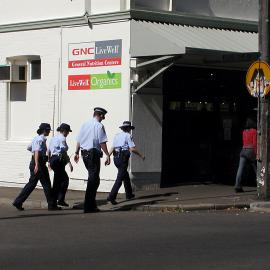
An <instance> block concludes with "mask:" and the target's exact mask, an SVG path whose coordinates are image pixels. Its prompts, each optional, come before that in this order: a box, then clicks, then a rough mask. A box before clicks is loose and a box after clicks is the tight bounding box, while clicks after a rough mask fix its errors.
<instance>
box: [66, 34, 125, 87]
mask: <svg viewBox="0 0 270 270" xmlns="http://www.w3.org/2000/svg"><path fill="white" fill-rule="evenodd" d="M121 64H122V40H121V39H115V40H104V41H94V42H82V43H70V44H69V45H68V69H69V70H70V73H72V74H70V75H68V90H98V89H117V88H121V82H122V74H121V73H120V72H118V71H119V68H116V67H117V66H121ZM110 67H111V68H110ZM114 67H115V68H116V69H117V72H116V70H115V68H114ZM111 69H114V70H115V71H112V70H111ZM88 72H89V73H88Z"/></svg>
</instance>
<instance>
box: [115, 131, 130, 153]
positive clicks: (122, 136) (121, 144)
mask: <svg viewBox="0 0 270 270" xmlns="http://www.w3.org/2000/svg"><path fill="white" fill-rule="evenodd" d="M132 147H135V143H134V142H133V139H132V137H131V135H130V133H128V132H124V131H122V132H120V133H118V134H116V135H115V136H114V140H113V148H114V149H117V148H121V150H129V149H130V148H132Z"/></svg>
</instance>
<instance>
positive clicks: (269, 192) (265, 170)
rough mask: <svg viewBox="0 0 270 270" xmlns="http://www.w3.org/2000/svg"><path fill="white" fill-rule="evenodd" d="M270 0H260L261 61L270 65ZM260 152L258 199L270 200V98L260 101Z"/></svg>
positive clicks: (263, 98) (260, 99)
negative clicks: (269, 151) (269, 152)
mask: <svg viewBox="0 0 270 270" xmlns="http://www.w3.org/2000/svg"><path fill="white" fill-rule="evenodd" d="M269 8H270V4H269V0H259V51H260V54H261V58H260V59H261V60H263V61H266V62H267V63H270V61H269V60H270V59H269V50H270V48H269V45H270V43H269V30H270V28H269V15H270V12H269ZM258 102H259V104H258V105H259V108H260V110H259V111H258V122H259V125H258V151H259V157H260V160H259V162H258V170H257V187H258V197H259V198H260V199H269V198H270V163H269V161H270V160H269V154H268V150H269V146H270V136H269V134H270V133H269V128H270V122H269V105H270V102H269V96H266V97H262V98H259V99H258Z"/></svg>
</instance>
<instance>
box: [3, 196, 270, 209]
mask: <svg viewBox="0 0 270 270" xmlns="http://www.w3.org/2000/svg"><path fill="white" fill-rule="evenodd" d="M68 202H69V204H70V206H71V209H80V206H79V205H78V200H69V201H68ZM12 203H13V200H11V199H9V198H0V206H12ZM23 206H24V207H26V208H41V209H46V208H47V207H48V205H47V202H46V201H34V200H29V199H28V200H27V201H25V202H24V204H23ZM244 208H246V209H249V208H250V210H252V211H263V212H270V202H254V203H251V204H250V203H236V204H214V203H198V204H185V205H181V204H174V205H172V204H171V205H169V204H168V205H166V204H159V205H155V204H145V205H123V206H121V207H120V208H118V207H116V208H114V209H111V210H112V211H121V210H122V211H127V210H133V211H143V212H187V211H211V210H226V209H244Z"/></svg>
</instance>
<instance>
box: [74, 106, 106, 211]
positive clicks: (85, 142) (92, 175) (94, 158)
mask: <svg viewBox="0 0 270 270" xmlns="http://www.w3.org/2000/svg"><path fill="white" fill-rule="evenodd" d="M106 113H107V111H106V110H105V109H103V108H100V107H96V108H94V115H93V119H91V120H89V121H88V122H86V123H84V124H83V125H82V127H81V130H80V132H79V134H78V136H77V145H76V151H75V156H74V161H75V162H76V163H77V162H78V161H79V150H80V149H81V154H82V158H83V162H84V165H85V167H86V169H87V170H88V183H87V188H86V193H85V200H84V213H93V212H99V211H100V210H99V209H98V208H97V204H96V193H97V189H98V187H99V184H100V178H99V172H100V158H101V157H102V151H101V149H102V150H103V152H104V153H105V154H106V161H105V165H109V164H110V155H109V152H108V149H107V144H106V142H107V135H106V132H105V129H104V126H103V125H102V124H101V121H102V120H104V119H105V114H106Z"/></svg>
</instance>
